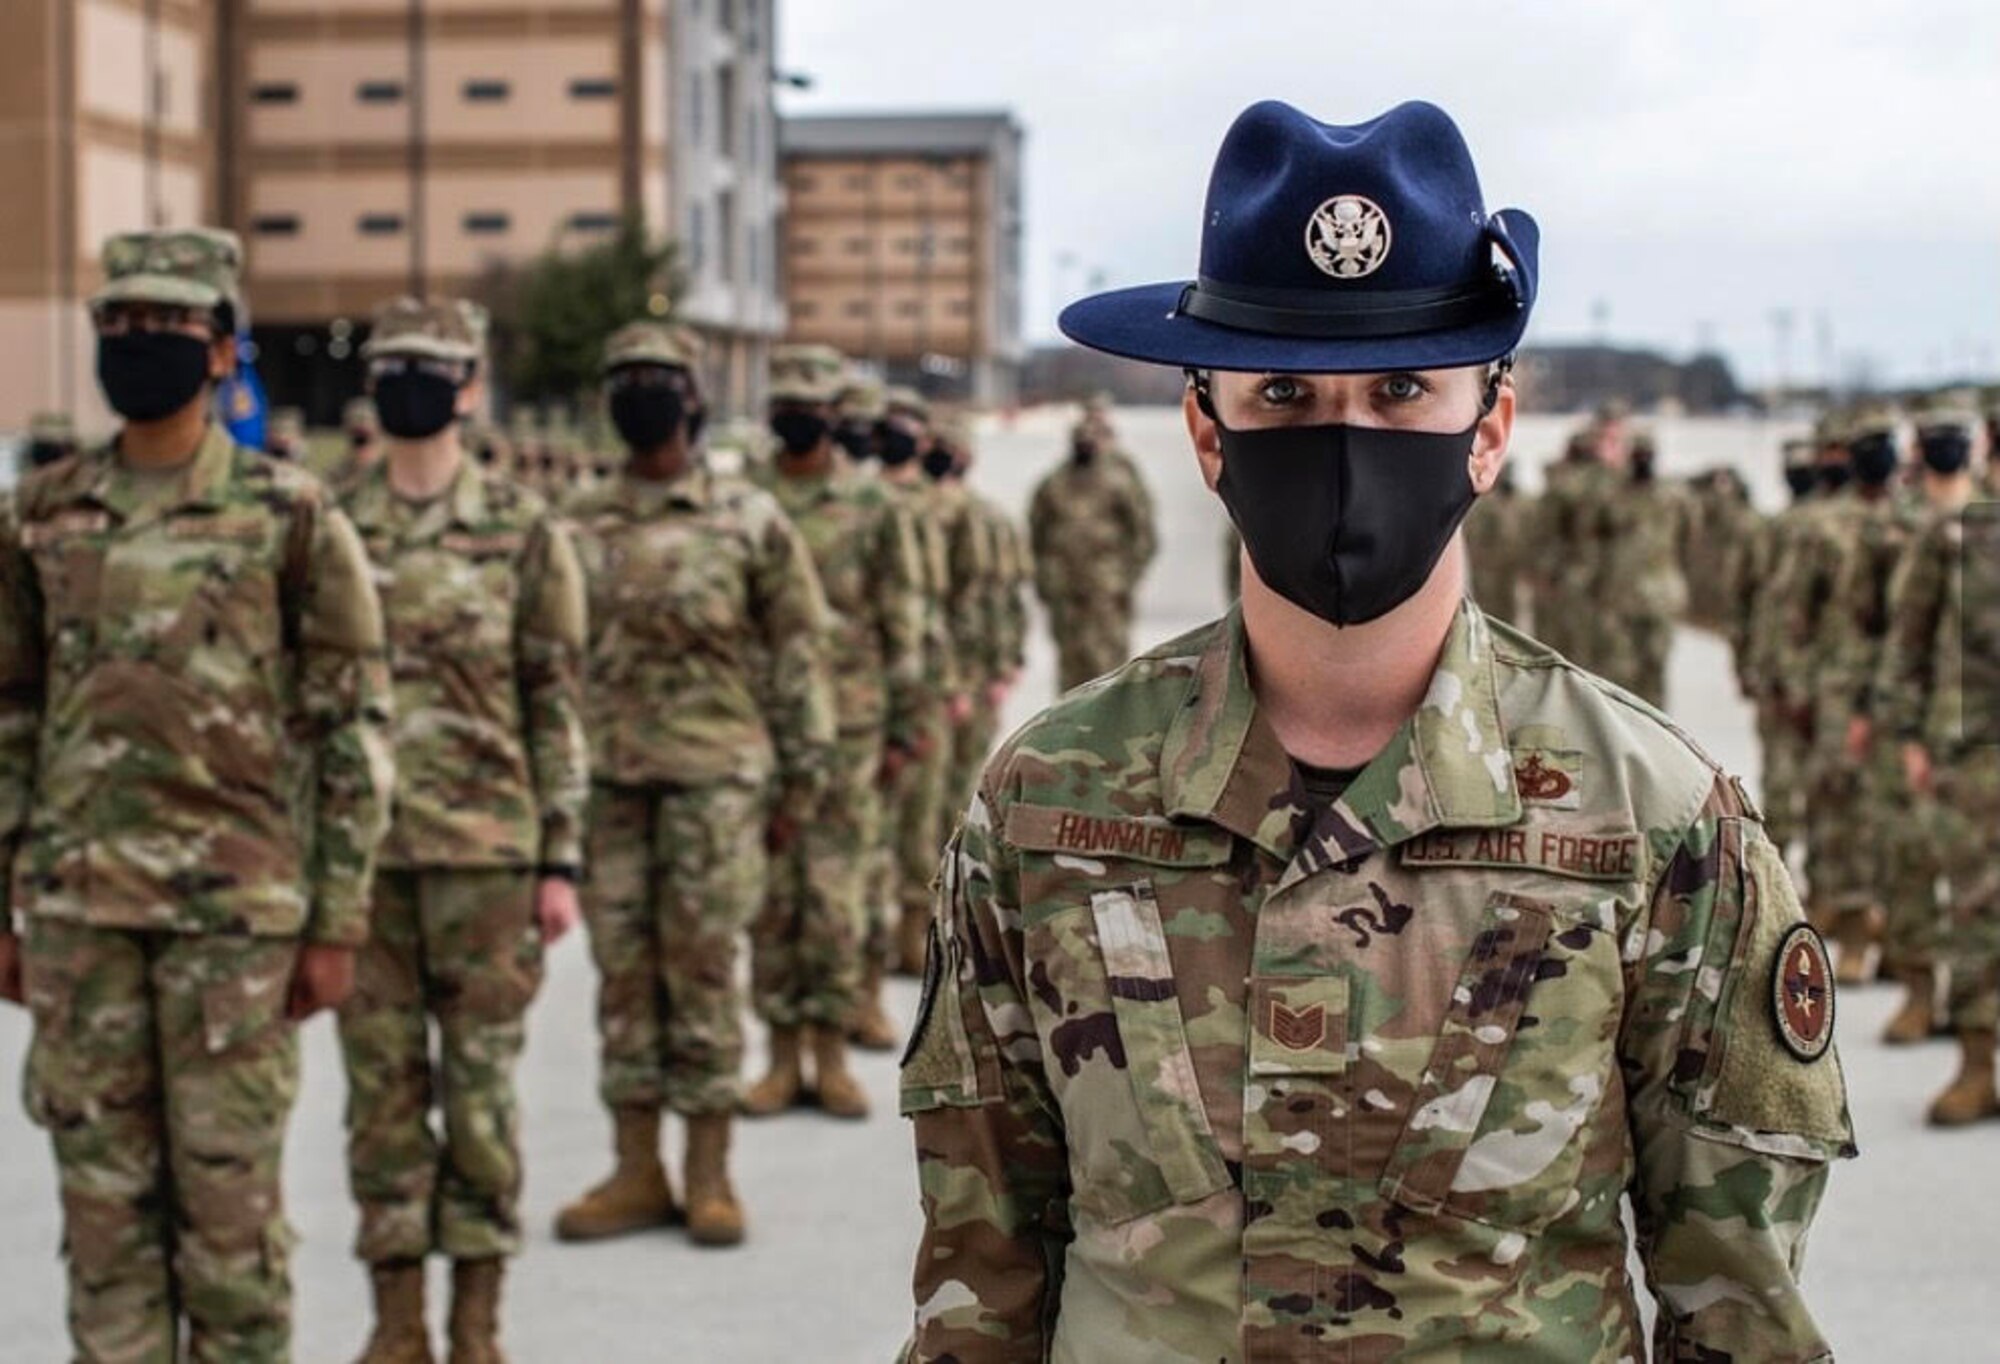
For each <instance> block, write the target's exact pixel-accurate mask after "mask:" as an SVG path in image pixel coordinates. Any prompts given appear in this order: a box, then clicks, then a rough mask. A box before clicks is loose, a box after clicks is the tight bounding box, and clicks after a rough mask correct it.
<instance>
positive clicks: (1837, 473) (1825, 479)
mask: <svg viewBox="0 0 2000 1364" xmlns="http://www.w3.org/2000/svg"><path fill="white" fill-rule="evenodd" d="M1852 477H1854V470H1853V469H1851V468H1849V467H1848V466H1847V465H1845V464H1816V465H1814V466H1813V478H1814V479H1815V480H1816V481H1817V482H1818V483H1819V486H1820V487H1822V488H1824V489H1825V490H1826V491H1828V492H1830V493H1837V492H1839V491H1840V490H1841V489H1842V488H1845V487H1846V486H1847V482H1848V480H1849V479H1851V478H1852Z"/></svg>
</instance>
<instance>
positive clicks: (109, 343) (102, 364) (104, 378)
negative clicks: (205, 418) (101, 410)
mask: <svg viewBox="0 0 2000 1364" xmlns="http://www.w3.org/2000/svg"><path fill="white" fill-rule="evenodd" d="M97 382H98V384H99V386H100V387H102V388H103V389H104V400H105V401H106V402H108V403H110V404H111V410H112V411H113V412H116V413H117V414H118V415H119V416H121V417H123V418H125V420H126V421H133V422H150V421H158V420H159V419H160V418H162V417H165V416H168V415H171V414H172V413H175V412H178V411H180V410H181V409H182V408H184V407H186V406H187V405H188V404H189V403H191V402H193V401H194V400H195V396H196V395H197V394H199V393H200V392H201V390H202V386H203V385H204V384H206V383H207V382H208V342H206V341H204V340H203V339H202V338H200V337H198V336H187V335H184V334H182V333H180V332H126V333H124V334H123V335H120V336H100V337H98V338H97Z"/></svg>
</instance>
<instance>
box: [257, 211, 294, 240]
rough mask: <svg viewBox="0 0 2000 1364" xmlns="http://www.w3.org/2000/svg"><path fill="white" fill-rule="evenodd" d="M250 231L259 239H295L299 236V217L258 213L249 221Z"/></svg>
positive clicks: (285, 214) (287, 214)
mask: <svg viewBox="0 0 2000 1364" xmlns="http://www.w3.org/2000/svg"><path fill="white" fill-rule="evenodd" d="M250 230H251V231H252V232H254V233H256V234H257V235H258V236H260V237H296V236H298V235H299V215H298V214H296V213H260V214H258V215H257V216H256V217H254V218H252V219H251V220H250Z"/></svg>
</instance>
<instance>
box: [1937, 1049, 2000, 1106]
mask: <svg viewBox="0 0 2000 1364" xmlns="http://www.w3.org/2000/svg"><path fill="white" fill-rule="evenodd" d="M1995 1046H2000V1037H1996V1036H1995V1035H1994V1032H1993V1029H1991V1028H1969V1029H1967V1030H1966V1031H1964V1032H1961V1033H1960V1034H1959V1035H1958V1051H1959V1062H1958V1076H1957V1078H1956V1079H1954V1080H1953V1081H1952V1082H1951V1084H1950V1085H1948V1086H1947V1087H1946V1088H1945V1091H1944V1093H1942V1094H1940V1095H1938V1097H1937V1102H1935V1103H1933V1104H1932V1105H1931V1112H1930V1121H1931V1126H1932V1127H1964V1126H1965V1125H1966V1124H1968V1123H1975V1122H1979V1121H1980V1120H1982V1119H1984V1118H1992V1117H2000V1093H1996V1092H1995V1090H1994V1086H1993V1049H1994V1047H1995Z"/></svg>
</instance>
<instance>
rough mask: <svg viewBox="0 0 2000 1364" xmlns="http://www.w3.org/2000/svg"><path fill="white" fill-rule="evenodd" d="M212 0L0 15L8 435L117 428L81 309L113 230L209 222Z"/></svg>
mask: <svg viewBox="0 0 2000 1364" xmlns="http://www.w3.org/2000/svg"><path fill="white" fill-rule="evenodd" d="M216 7H217V6H216V0H152V3H147V4H140V3H137V0H5V2H4V3H0V156H4V158H5V165H6V167H7V189H6V193H5V194H0V354H4V355H5V356H6V357H7V363H6V365H4V366H0V430H9V429H13V430H18V429H19V428H20V427H21V426H23V425H24V424H25V423H26V421H27V419H28V417H29V416H30V415H31V414H32V413H34V412H36V411H40V410H43V409H55V410H61V411H67V412H73V413H75V414H76V415H77V417H78V419H79V420H80V421H81V422H82V423H83V425H84V427H85V429H86V430H100V429H103V428H104V427H105V426H107V425H108V424H109V421H110V417H109V414H108V413H107V412H106V411H105V410H104V407H103V405H102V403H101V401H100V399H99V396H98V392H97V384H96V381H95V379H94V377H93V373H92V357H93V353H94V350H95V343H94V341H93V340H92V337H91V332H90V324H89V316H88V314H87V312H86V310H85V307H84V300H85V299H88V298H89V297H90V295H91V293H92V292H93V291H95V290H96V288H97V287H98V285H99V283H100V281H101V276H100V274H99V272H98V265H97V257H98V248H99V247H100V246H101V245H102V244H103V241H104V239H105V238H106V237H107V236H110V235H111V234H112V233H114V232H124V231H130V230H132V229H135V228H145V227H183V226H188V225H190V224H194V223H198V222H202V221H204V220H206V219H207V218H208V217H209V215H210V213H211V211H212V208H213V203H212V201H211V198H210V193H209V189H210V185H211V183H212V180H213V168H214V149H213V144H212V142H211V141H210V139H209V138H207V137H206V136H205V135H204V133H205V130H206V129H207V128H208V127H209V126H211V124H212V120H213V117H214V109H213V107H212V104H211V100H212V98H213V91H214V89H215V86H216V80H215V73H214V70H213V60H212V59H213V56H214V52H215V45H214V24H215V20H216Z"/></svg>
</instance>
